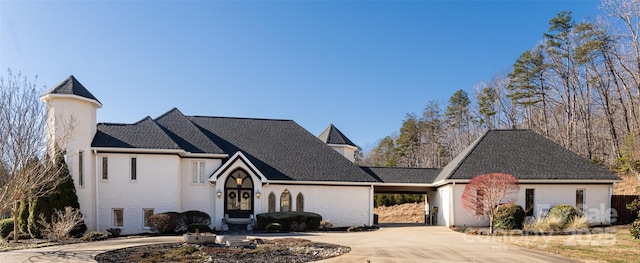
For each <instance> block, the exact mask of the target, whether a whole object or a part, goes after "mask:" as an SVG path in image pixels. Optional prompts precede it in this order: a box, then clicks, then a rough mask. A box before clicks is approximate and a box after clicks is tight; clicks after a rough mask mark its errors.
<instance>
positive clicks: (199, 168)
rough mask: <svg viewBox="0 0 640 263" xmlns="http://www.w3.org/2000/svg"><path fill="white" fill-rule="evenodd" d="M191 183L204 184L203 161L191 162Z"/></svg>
mask: <svg viewBox="0 0 640 263" xmlns="http://www.w3.org/2000/svg"><path fill="white" fill-rule="evenodd" d="M191 182H192V183H194V184H204V162H193V178H192V181H191Z"/></svg>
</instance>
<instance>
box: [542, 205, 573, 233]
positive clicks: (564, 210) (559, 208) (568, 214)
mask: <svg viewBox="0 0 640 263" xmlns="http://www.w3.org/2000/svg"><path fill="white" fill-rule="evenodd" d="M579 215H580V213H579V212H578V210H576V209H575V208H573V206H570V205H556V206H554V207H552V208H551V209H549V216H558V217H560V219H562V223H561V225H560V226H559V227H560V228H561V229H564V228H566V227H567V225H568V224H569V222H570V221H571V220H572V219H573V218H574V217H576V216H579Z"/></svg>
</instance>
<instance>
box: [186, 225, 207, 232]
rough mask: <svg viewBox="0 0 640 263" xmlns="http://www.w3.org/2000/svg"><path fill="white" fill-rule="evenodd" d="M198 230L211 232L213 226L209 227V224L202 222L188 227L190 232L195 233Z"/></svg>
mask: <svg viewBox="0 0 640 263" xmlns="http://www.w3.org/2000/svg"><path fill="white" fill-rule="evenodd" d="M196 231H198V232H199V233H209V232H211V228H210V227H209V225H206V224H201V223H195V224H191V225H189V226H188V227H187V232H188V233H195V232H196Z"/></svg>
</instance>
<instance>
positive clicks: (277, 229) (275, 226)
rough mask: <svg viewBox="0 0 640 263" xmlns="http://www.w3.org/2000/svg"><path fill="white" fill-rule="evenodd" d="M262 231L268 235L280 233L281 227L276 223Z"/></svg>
mask: <svg viewBox="0 0 640 263" xmlns="http://www.w3.org/2000/svg"><path fill="white" fill-rule="evenodd" d="M264 230H265V231H267V232H269V233H276V232H280V230H282V225H281V224H278V223H271V224H268V225H267V226H266V227H264Z"/></svg>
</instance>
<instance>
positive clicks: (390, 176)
mask: <svg viewBox="0 0 640 263" xmlns="http://www.w3.org/2000/svg"><path fill="white" fill-rule="evenodd" d="M360 168H362V170H364V171H365V172H367V173H368V174H370V175H371V176H372V177H374V178H376V179H377V180H379V181H380V182H382V183H390V184H394V183H396V184H431V183H433V181H434V180H435V179H436V177H438V174H439V173H440V171H441V169H435V168H406V167H368V166H361V167H360Z"/></svg>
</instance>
